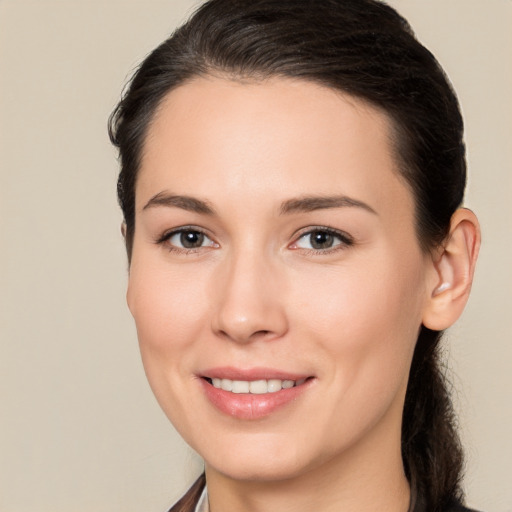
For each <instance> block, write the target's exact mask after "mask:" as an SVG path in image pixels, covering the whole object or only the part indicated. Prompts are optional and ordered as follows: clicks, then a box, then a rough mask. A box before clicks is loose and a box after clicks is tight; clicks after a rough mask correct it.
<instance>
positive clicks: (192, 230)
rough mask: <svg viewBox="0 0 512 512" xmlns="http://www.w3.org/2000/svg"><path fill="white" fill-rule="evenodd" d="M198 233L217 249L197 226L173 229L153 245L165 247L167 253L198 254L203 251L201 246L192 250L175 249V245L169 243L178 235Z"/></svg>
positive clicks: (185, 248)
mask: <svg viewBox="0 0 512 512" xmlns="http://www.w3.org/2000/svg"><path fill="white" fill-rule="evenodd" d="M187 232H189V233H199V234H200V235H203V236H204V237H206V238H208V239H209V240H211V241H212V244H215V246H216V247H218V244H217V243H216V242H214V241H213V240H212V239H211V237H210V236H209V235H208V233H206V231H204V230H202V229H201V228H198V227H197V226H182V227H179V228H176V229H173V230H171V231H166V232H165V233H163V234H162V236H160V237H159V238H158V239H157V240H156V241H155V243H156V244H157V245H164V244H165V245H166V248H167V250H168V251H169V252H177V253H180V254H194V253H197V252H199V250H200V249H203V246H201V247H194V248H187V247H176V246H175V245H172V244H171V243H167V242H169V240H170V239H171V238H172V237H173V236H175V235H179V234H180V233H181V234H182V233H187Z"/></svg>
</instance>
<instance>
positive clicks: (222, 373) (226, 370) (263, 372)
mask: <svg viewBox="0 0 512 512" xmlns="http://www.w3.org/2000/svg"><path fill="white" fill-rule="evenodd" d="M200 376H201V377H208V378H210V379H214V378H216V379H229V380H269V379H279V380H295V381H297V380H300V379H305V378H307V377H310V375H307V374H299V373H290V372H285V371H282V370H276V369H275V368H263V367H256V368H248V369H246V370H242V369H239V368H234V367H232V366H224V367H217V368H210V369H208V370H204V371H203V372H201V375H200Z"/></svg>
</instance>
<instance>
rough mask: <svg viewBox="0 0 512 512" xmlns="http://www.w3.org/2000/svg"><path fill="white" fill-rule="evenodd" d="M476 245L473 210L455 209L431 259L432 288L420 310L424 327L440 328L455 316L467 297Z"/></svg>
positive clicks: (476, 229)
mask: <svg viewBox="0 0 512 512" xmlns="http://www.w3.org/2000/svg"><path fill="white" fill-rule="evenodd" d="M479 248H480V227H479V224H478V220H477V218H476V216H475V214H474V213H473V212H472V211H471V210H468V209H466V208H461V209H459V210H457V211H456V212H455V213H454V214H453V216H452V220H451V223H450V233H449V235H448V237H447V239H446V241H445V243H444V244H443V246H442V247H441V248H440V251H439V252H438V253H437V254H436V257H435V261H434V262H433V270H434V277H433V279H432V284H431V286H432V288H431V291H430V297H429V298H428V299H427V304H426V307H425V310H424V313H423V325H424V326H425V327H427V328H429V329H432V330H434V331H442V330H444V329H447V328H448V327H450V326H451V325H452V324H453V323H454V322H455V321H456V320H457V319H458V318H459V316H460V315H461V313H462V311H463V310H464V306H465V305H466V302H467V300H468V297H469V292H470V290H471V284H472V282H473V274H474V270H475V264H476V259H477V257H478V250H479Z"/></svg>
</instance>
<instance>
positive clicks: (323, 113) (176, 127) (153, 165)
mask: <svg viewBox="0 0 512 512" xmlns="http://www.w3.org/2000/svg"><path fill="white" fill-rule="evenodd" d="M391 134H392V126H391V122H390V120H389V118H388V116H387V115H386V114H385V113H383V112H381V111H380V110H378V109H377V108H374V107H372V106H371V105H369V104H367V103H365V102H363V101H361V100H358V99H356V98H354V97H351V96H349V95H347V94H343V93H340V92H338V91H334V90H332V89H330V88H327V87H324V86H321V85H319V84H316V83H312V82H307V81H303V80H291V79H284V78H276V79H271V80H267V81H261V82H249V83H246V82H237V81H232V80H227V79H221V78H213V77H202V78H197V79H194V80H192V81H190V82H188V83H186V84H185V85H182V86H180V87H178V88H177V89H175V90H173V91H171V92H170V93H169V94H168V95H167V96H166V97H165V98H164V100H163V102H162V103H161V105H160V107H159V109H158V111H157V112H156V114H155V116H154V118H153V120H152V122H151V124H150V127H149V129H148V134H147V137H146V141H145V146H144V152H143V157H142V165H141V169H140V174H139V177H138V186H137V204H138V206H139V208H140V205H141V204H142V203H143V202H144V201H147V200H148V199H149V198H150V197H152V195H154V194H157V193H159V192H161V191H163V190H167V189H172V191H173V192H176V193H190V189H191V188H193V190H194V193H195V194H196V195H200V196H201V195H202V196H208V195H211V194H213V193H217V194H218V198H219V201H220V200H222V199H224V198H225V199H227V198H229V199H230V201H231V202H232V201H234V198H236V197H239V196H240V195H245V196H247V195H251V197H254V198H255V202H256V203H258V204H261V200H262V199H263V198H265V199H268V196H269V195H271V196H272V195H274V196H275V199H276V201H277V200H285V199H287V197H286V196H292V197H294V196H300V195H303V194H305V193H308V194H328V193H329V194H330V193H332V192H333V190H334V191H335V192H337V193H344V194H348V195H354V194H356V195H358V196H359V198H360V199H362V200H366V201H368V200H371V201H373V202H374V204H376V206H379V204H380V203H382V205H381V206H385V204H386V203H387V204H388V206H391V205H392V204H393V202H395V201H396V200H397V197H396V193H397V192H398V193H399V195H401V196H403V197H402V198H401V199H402V200H405V201H406V202H409V203H410V201H411V198H410V197H409V192H408V189H407V188H406V187H405V186H404V183H403V182H402V180H401V179H400V177H399V174H398V171H397V163H396V159H395V156H394V151H393V144H392V137H391ZM219 185H221V186H219ZM278 196H279V197H278ZM213 199H214V200H215V198H213ZM246 199H247V198H246ZM245 204H247V203H245Z"/></svg>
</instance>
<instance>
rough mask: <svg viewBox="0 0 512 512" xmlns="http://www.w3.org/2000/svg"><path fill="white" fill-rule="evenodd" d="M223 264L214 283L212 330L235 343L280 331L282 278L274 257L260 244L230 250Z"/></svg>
mask: <svg viewBox="0 0 512 512" xmlns="http://www.w3.org/2000/svg"><path fill="white" fill-rule="evenodd" d="M223 265H224V268H223V269H222V270H220V271H219V273H218V282H217V283H216V284H217V290H218V295H217V299H216V305H215V314H214V318H213V326H212V327H213V330H214V331H215V332H216V334H217V335H221V336H224V337H227V338H229V339H231V340H233V341H236V342H239V343H244V342H248V341H251V340H255V339H259V338H262V337H264V338H268V339H271V338H275V337H279V336H281V335H282V334H284V332H285V331H286V330H287V319H286V314H285V307H284V306H285V305H284V301H283V297H284V293H283V292H284V290H283V289H282V281H283V279H282V276H281V275H280V268H279V267H280V265H279V264H278V262H277V261H276V258H275V257H272V256H271V255H270V254H269V253H268V252H266V251H265V250H262V249H261V248H254V247H252V248H251V247H244V248H240V249H238V250H233V251H231V253H230V255H229V257H227V258H226V260H225V261H224V262H223ZM280 288H281V289H280Z"/></svg>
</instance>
